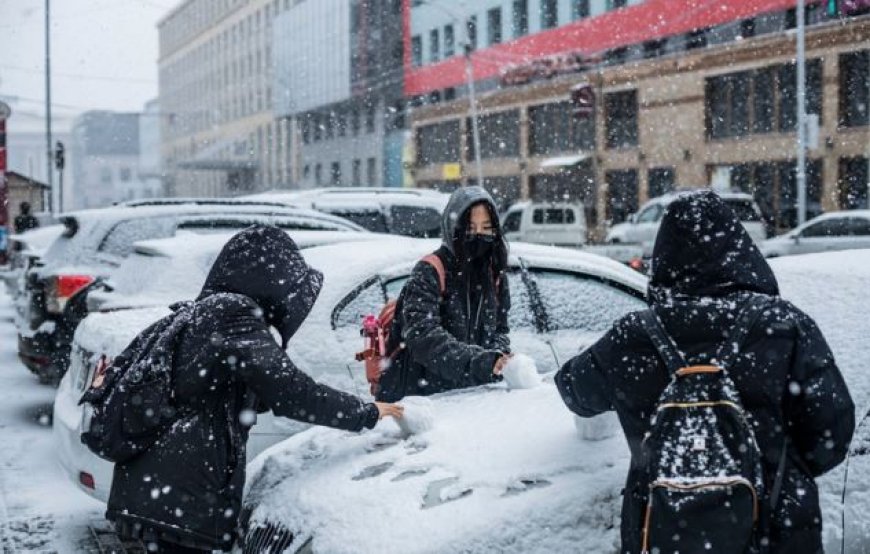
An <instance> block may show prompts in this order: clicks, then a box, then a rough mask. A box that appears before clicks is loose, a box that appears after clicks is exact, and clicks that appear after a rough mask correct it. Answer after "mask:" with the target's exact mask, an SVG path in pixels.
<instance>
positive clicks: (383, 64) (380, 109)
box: [274, 0, 405, 187]
mask: <svg viewBox="0 0 870 554" xmlns="http://www.w3.org/2000/svg"><path fill="white" fill-rule="evenodd" d="M402 9H403V3H402V2H401V0H351V1H348V0H319V1H317V2H315V1H303V2H299V3H298V4H297V5H296V6H294V7H292V8H291V9H290V10H289V11H288V12H286V13H283V14H281V15H280V17H279V18H278V19H277V20H276V24H275V37H274V40H275V52H276V64H275V76H274V82H275V85H274V89H275V90H278V91H279V93H278V96H277V97H276V102H275V116H276V118H277V119H278V121H279V122H280V124H281V125H282V126H286V127H288V128H290V129H292V130H293V133H292V137H291V141H292V143H291V148H290V150H291V155H292V156H293V162H292V163H291V165H292V166H293V167H294V172H293V175H294V182H296V183H298V185H299V186H300V187H316V186H326V185H329V186H362V185H366V186H381V185H387V186H399V185H400V184H401V181H402V166H401V151H402V147H403V143H404V129H405V119H404V102H403V79H402V77H403V65H402V56H403V52H402V44H403V42H402V21H403V19H402V14H403V11H402Z"/></svg>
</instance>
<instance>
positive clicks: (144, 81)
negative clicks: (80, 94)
mask: <svg viewBox="0 0 870 554" xmlns="http://www.w3.org/2000/svg"><path fill="white" fill-rule="evenodd" d="M0 69H6V70H8V71H22V72H25V73H39V74H43V73H44V70H43V69H34V68H31V67H22V66H17V65H0ZM51 75H52V77H68V78H70V79H84V80H87V81H108V82H113V83H130V84H142V85H145V84H148V85H155V84H157V80H156V79H137V78H135V77H111V76H109V75H92V74H85V73H64V72H60V71H52V72H51Z"/></svg>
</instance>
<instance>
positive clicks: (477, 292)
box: [376, 187, 510, 402]
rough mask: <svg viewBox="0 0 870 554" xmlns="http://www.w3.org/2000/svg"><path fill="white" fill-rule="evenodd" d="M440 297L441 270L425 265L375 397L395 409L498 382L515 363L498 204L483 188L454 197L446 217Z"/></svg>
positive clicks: (399, 312) (414, 278) (408, 296)
mask: <svg viewBox="0 0 870 554" xmlns="http://www.w3.org/2000/svg"><path fill="white" fill-rule="evenodd" d="M441 236H442V241H443V244H442V246H441V248H439V249H438V250H437V251H435V253H434V255H435V256H438V258H439V259H440V260H441V263H442V264H443V266H444V270H445V291H444V294H443V296H442V294H441V287H440V284H439V277H438V273H437V271H436V269H435V268H434V267H433V266H432V265H431V264H429V263H426V262H420V263H418V264H417V266H416V267H415V268H414V271H413V274H412V275H411V278H410V279H409V280H408V282H407V284H406V285H405V287H404V289H403V290H402V293H401V295H400V298H399V301H398V304H397V306H396V318H395V321H394V327H393V329H392V330H391V333H390V345H388V350H389V351H390V352H398V354H397V355H396V356H395V359H394V360H393V362H392V363H391V364H390V365H389V367H387V368H386V370H385V371H384V373H383V375H382V376H381V380H380V384H379V389H378V392H377V395H376V397H377V398H378V400H384V401H390V402H395V401H397V400H400V399H401V398H403V397H405V396H411V395H430V394H435V393H438V392H443V391H447V390H452V389H458V388H465V387H472V386H475V385H481V384H485V383H493V382H496V381H499V380H501V371H502V369H503V368H504V365H505V364H506V363H507V360H508V359H509V358H510V339H509V338H508V330H509V329H508V319H507V318H508V312H509V311H510V292H509V290H508V283H507V275H506V273H505V271H506V269H507V262H508V249H507V242H506V241H505V240H504V236H503V235H502V232H501V227H500V224H499V218H498V211H497V209H496V205H495V202H494V201H493V199H492V197H491V196H490V195H489V193H488V192H486V190H484V189H483V188H481V187H463V188H460V189H458V190H456V191H455V192H454V193H453V195H452V196H451V197H450V200H449V201H448V203H447V207H446V208H445V209H444V214H443V216H442V222H441Z"/></svg>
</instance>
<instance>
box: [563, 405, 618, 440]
mask: <svg viewBox="0 0 870 554" xmlns="http://www.w3.org/2000/svg"><path fill="white" fill-rule="evenodd" d="M574 427H576V428H577V434H578V435H580V438H581V439H583V440H585V441H602V440H605V439H609V438H613V437H615V436H617V435H619V433H621V432H622V427H621V426H620V424H619V418H618V417H616V412H606V413H603V414H601V415H597V416H595V417H579V416H574Z"/></svg>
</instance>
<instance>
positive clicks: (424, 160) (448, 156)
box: [417, 120, 460, 165]
mask: <svg viewBox="0 0 870 554" xmlns="http://www.w3.org/2000/svg"><path fill="white" fill-rule="evenodd" d="M459 159H460V157H459V121H458V120H453V121H445V122H442V123H434V124H432V125H425V126H423V127H420V128H419V129H418V130H417V160H418V163H419V164H420V165H430V164H436V163H449V162H458V161H459Z"/></svg>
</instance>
